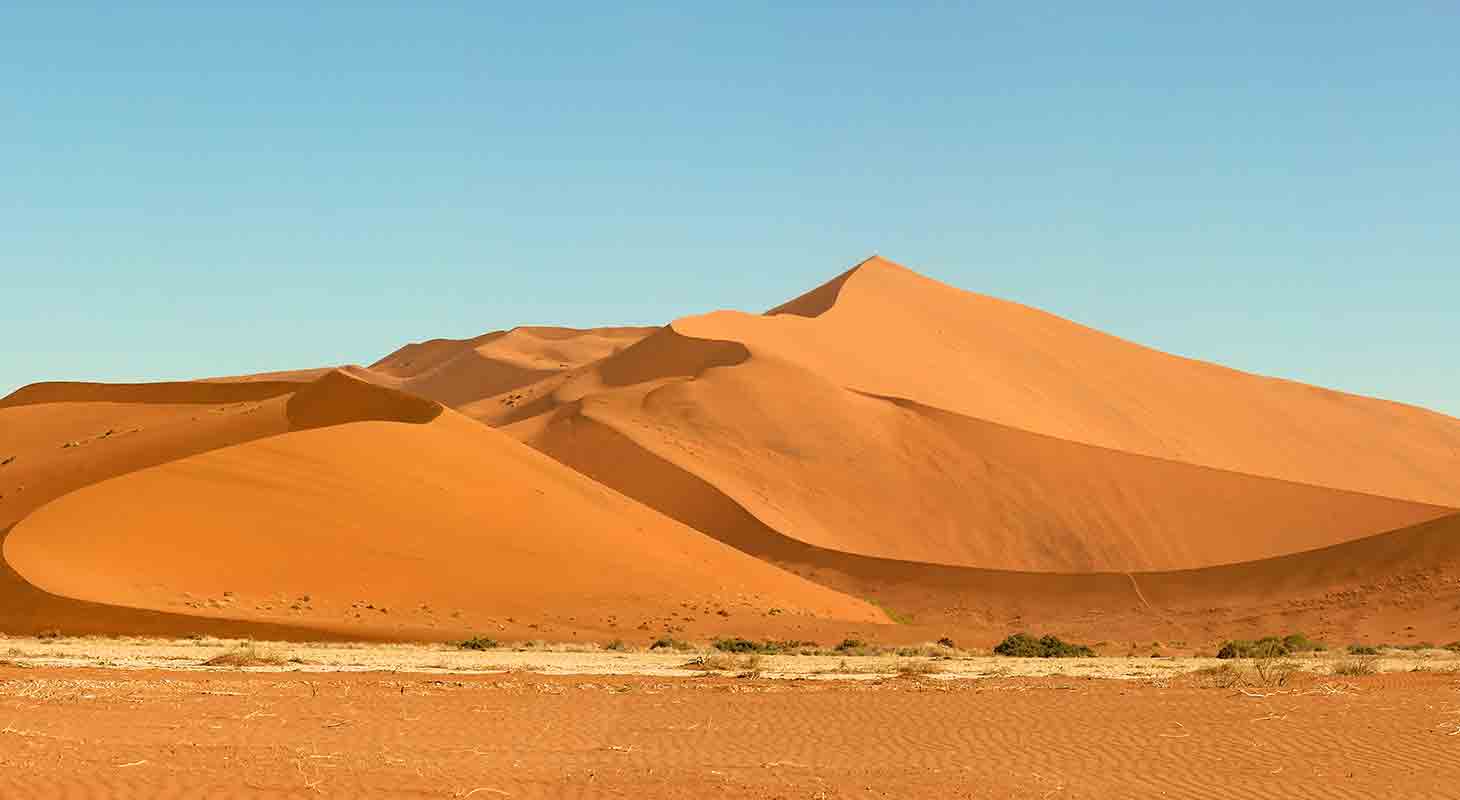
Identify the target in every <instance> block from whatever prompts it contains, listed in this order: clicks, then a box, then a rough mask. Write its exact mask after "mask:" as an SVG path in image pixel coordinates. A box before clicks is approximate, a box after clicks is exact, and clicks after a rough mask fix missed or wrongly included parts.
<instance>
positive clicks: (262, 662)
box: [203, 642, 289, 667]
mask: <svg viewBox="0 0 1460 800" xmlns="http://www.w3.org/2000/svg"><path fill="white" fill-rule="evenodd" d="M288 660H289V659H288V658H287V657H285V656H283V655H280V654H279V653H273V652H270V651H267V650H264V649H262V648H260V647H259V646H258V645H256V644H254V643H253V642H244V643H242V644H240V645H238V646H237V647H234V648H233V649H232V650H228V651H226V652H223V653H219V654H218V655H216V656H213V657H212V658H210V659H208V660H207V661H204V662H203V666H205V667H277V666H280V665H282V664H285V663H287V662H288Z"/></svg>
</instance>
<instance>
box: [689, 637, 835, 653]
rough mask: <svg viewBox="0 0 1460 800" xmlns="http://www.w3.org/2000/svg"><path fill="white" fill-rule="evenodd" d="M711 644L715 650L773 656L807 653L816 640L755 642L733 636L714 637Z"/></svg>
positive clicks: (812, 647) (813, 646)
mask: <svg viewBox="0 0 1460 800" xmlns="http://www.w3.org/2000/svg"><path fill="white" fill-rule="evenodd" d="M712 645H713V646H714V648H715V649H716V650H719V651H721V652H723V653H760V654H762V655H768V656H774V655H784V654H795V653H802V652H807V653H809V652H811V651H812V650H813V649H814V648H815V647H816V642H807V641H802V640H800V639H786V640H784V641H776V640H774V639H766V640H765V641H763V642H756V641H752V640H750V639H743V638H741V637H739V636H735V637H732V638H728V639H716V640H715V641H714V642H713V643H712Z"/></svg>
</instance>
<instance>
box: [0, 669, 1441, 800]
mask: <svg viewBox="0 0 1460 800" xmlns="http://www.w3.org/2000/svg"><path fill="white" fill-rule="evenodd" d="M85 644H88V643H86V642H78V643H61V644H46V645H44V646H43V647H45V648H58V649H56V650H54V651H53V655H55V654H59V653H60V652H62V651H63V650H64V649H66V648H70V647H72V646H81V645H85ZM90 644H95V643H90ZM27 646H28V645H27ZM18 647H19V646H18ZM127 647H133V649H141V650H147V651H149V652H150V651H151V650H152V648H150V647H148V648H144V647H137V646H134V645H129V644H127V643H114V648H115V649H116V650H117V651H121V650H124V649H126V648H127ZM215 647H216V645H213V644H211V643H210V644H207V645H205V646H203V647H197V648H195V649H197V650H200V651H204V652H211V650H212V649H214V648H215ZM296 647H297V646H296ZM21 649H24V648H21ZM93 649H97V648H95V647H94V648H93ZM179 649H181V647H179ZM404 650H405V649H404V648H401V649H398V650H385V649H378V648H372V649H371V652H373V653H375V654H376V655H379V656H381V657H382V658H384V659H385V660H387V661H393V662H395V663H399V662H400V661H401V660H402V653H403V652H404ZM318 651H319V652H320V653H323V652H326V651H332V652H334V653H335V654H336V655H339V656H341V657H342V658H344V659H350V658H356V660H363V658H361V657H359V654H358V651H354V650H350V649H347V648H318ZM107 652H111V651H110V650H109V651H107ZM172 652H173V651H166V652H163V651H158V652H157V653H156V655H159V656H160V655H167V654H170V653H172ZM306 652H308V653H310V654H314V653H315V652H316V650H315V649H309V650H306ZM419 655H422V656H425V655H426V653H425V652H422V653H420V654H419ZM514 655H516V656H521V657H524V658H532V659H535V660H539V661H554V662H556V663H558V664H559V665H560V666H561V665H562V664H570V663H582V664H585V665H591V664H593V663H609V664H612V663H615V662H617V663H635V664H639V665H641V666H643V665H646V664H649V663H650V662H648V661H646V660H645V659H646V658H647V657H646V656H643V655H639V654H631V655H627V656H624V657H623V658H620V659H615V658H612V657H606V654H602V653H596V654H585V653H524V654H514ZM613 655H621V654H613ZM483 657H484V658H491V659H497V660H503V659H506V658H509V655H508V654H505V653H491V654H488V655H486V656H483ZM27 660H32V659H27ZM1112 661H1126V660H1125V659H1117V660H1112ZM1064 663H1066V664H1068V663H1071V662H1064ZM1023 666H1024V664H1023V662H1018V664H1017V665H1016V669H1017V668H1022V667H1023ZM645 668H647V667H645ZM936 677H937V678H939V679H932V678H930V677H928V676H900V677H889V678H875V679H871V680H859V681H852V680H815V681H813V680H769V679H765V678H756V677H729V676H723V675H712V676H699V677H694V678H675V677H664V676H659V675H614V676H604V675H576V676H570V675H540V674H535V673H530V672H513V673H509V674H485V675H482V674H477V675H464V674H463V675H439V674H438V675H430V674H421V673H406V672H400V673H383V672H365V673H361V672H340V671H335V672H327V673H320V672H308V671H304V669H303V668H300V669H299V670H298V671H292V672H279V671H266V672H239V671H221V672H200V671H197V670H188V671H176V670H130V669H94V668H55V667H13V666H3V667H0V726H3V727H0V796H3V797H7V798H11V797H15V798H27V797H202V796H207V797H365V796H369V797H384V796H389V797H446V798H466V797H476V798H497V797H516V798H522V797H528V798H531V797H686V798H687V797H705V796H720V797H741V798H842V797H846V798H850V797H858V798H861V797H968V798H977V797H989V798H994V797H998V798H1004V797H1008V798H1076V797H1084V798H1111V797H1233V796H1243V797H1257V796H1261V797H1376V796H1385V797H1460V788H1457V787H1460V676H1457V675H1456V674H1454V673H1448V672H1435V671H1431V672H1427V673H1415V672H1403V673H1387V674H1381V675H1376V676H1368V677H1358V678H1343V679H1339V678H1334V677H1331V676H1320V675H1316V674H1311V673H1297V674H1294V675H1291V676H1288V678H1287V679H1286V680H1284V682H1283V685H1282V686H1276V685H1274V686H1265V687H1264V686H1229V685H1223V684H1222V683H1220V682H1217V681H1213V680H1211V679H1210V677H1209V676H1206V675H1200V674H1198V675H1186V676H1171V675H1163V676H1158V677H1146V678H1144V679H1139V680H1109V679H1093V678H1083V677H1074V676H1071V675H1058V676H1051V677H1043V678H1022V677H1012V676H1006V677H994V678H984V679H963V678H959V679H949V678H947V677H946V676H936Z"/></svg>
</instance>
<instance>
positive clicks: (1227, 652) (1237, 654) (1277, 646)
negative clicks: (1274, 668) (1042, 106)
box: [1217, 636, 1293, 659]
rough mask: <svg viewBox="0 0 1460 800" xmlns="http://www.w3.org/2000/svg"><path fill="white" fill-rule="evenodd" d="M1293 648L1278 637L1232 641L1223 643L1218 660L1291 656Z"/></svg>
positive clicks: (1218, 653) (1218, 652)
mask: <svg viewBox="0 0 1460 800" xmlns="http://www.w3.org/2000/svg"><path fill="white" fill-rule="evenodd" d="M1292 652H1293V650H1292V648H1291V647H1289V646H1288V645H1287V643H1286V642H1285V641H1284V640H1283V639H1279V638H1278V637H1276V636H1264V637H1262V638H1261V639H1258V640H1256V641H1248V640H1246V639H1231V640H1228V641H1226V642H1223V643H1222V647H1221V649H1220V650H1218V651H1217V658H1222V659H1227V658H1277V657H1279V656H1286V655H1291V654H1292Z"/></svg>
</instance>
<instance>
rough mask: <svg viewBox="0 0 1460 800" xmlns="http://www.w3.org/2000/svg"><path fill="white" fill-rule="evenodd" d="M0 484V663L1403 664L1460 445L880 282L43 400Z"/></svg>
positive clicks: (900, 283) (1443, 426) (1421, 416)
mask: <svg viewBox="0 0 1460 800" xmlns="http://www.w3.org/2000/svg"><path fill="white" fill-rule="evenodd" d="M443 405H444V406H446V407H450V408H453V409H455V411H448V410H446V409H445V408H443ZM473 420H476V421H475V422H474V421H473ZM479 423H485V425H483V424H479ZM491 427H498V428H500V430H495V431H494V430H491ZM513 438H516V439H517V440H520V442H519V441H512V439H513ZM522 442H525V443H526V444H529V445H531V446H532V448H536V449H537V450H538V451H541V452H540V453H538V452H534V451H533V449H532V448H529V447H524V446H523V444H521V443H522ZM5 459H11V460H10V461H9V463H7V464H5V465H3V466H0V531H4V530H7V529H8V530H9V532H8V535H7V536H6V538H5V539H4V553H5V557H6V562H7V563H6V564H5V565H3V567H4V568H3V569H0V630H18V631H33V630H37V629H40V627H42V626H44V627H66V628H69V629H72V630H95V631H97V632H155V633H168V632H170V633H178V632H190V631H191V630H197V629H198V628H196V627H195V626H196V625H215V626H224V625H233V626H235V629H236V630H265V629H268V630H270V631H275V632H274V633H273V634H272V635H275V636H278V637H282V638H297V636H298V635H300V634H299V632H300V631H305V632H314V633H315V634H316V635H317V634H319V633H321V632H323V633H326V634H328V635H339V636H361V637H377V638H378V637H384V638H403V637H404V638H409V637H426V638H439V637H444V636H454V635H457V634H459V633H462V632H466V631H471V630H488V631H491V630H496V631H503V632H507V633H509V634H512V635H520V636H523V637H533V638H554V637H556V638H583V637H587V638H595V637H597V638H602V637H604V636H611V635H615V634H617V633H622V634H623V635H627V636H645V637H647V636H650V635H654V634H658V633H663V632H670V633H685V634H703V635H710V634H717V633H718V634H724V633H737V634H751V635H764V634H776V633H781V634H787V635H789V634H793V633H794V634H797V635H815V636H818V637H835V636H837V635H841V634H842V633H844V632H847V631H861V632H869V633H868V635H871V636H873V637H874V638H886V637H888V636H893V637H898V638H905V639H909V640H912V639H918V638H929V637H932V638H936V635H941V634H940V632H941V633H956V632H962V634H960V635H964V634H967V635H980V636H982V635H990V636H991V635H994V633H995V632H997V631H1001V630H1003V631H1006V630H1008V629H1009V628H1011V627H1019V626H1023V625H1025V624H1028V623H1029V622H1031V621H1034V622H1037V623H1039V624H1041V626H1058V627H1060V628H1062V629H1063V630H1067V631H1073V632H1088V633H1089V634H1090V635H1092V636H1096V637H1101V638H1108V637H1110V636H1131V637H1132V638H1152V637H1154V636H1158V635H1159V637H1161V638H1170V637H1189V638H1198V637H1201V636H1206V635H1213V636H1214V635H1217V632H1218V631H1219V630H1220V629H1224V628H1261V627H1262V626H1264V625H1268V624H1275V623H1277V622H1281V623H1282V624H1288V623H1293V624H1302V625H1304V626H1306V627H1309V628H1311V629H1313V630H1316V631H1319V632H1323V631H1330V632H1334V633H1335V635H1357V634H1363V635H1369V634H1373V635H1379V636H1384V637H1386V638H1391V639H1395V640H1397V637H1399V636H1404V635H1416V634H1415V631H1421V632H1428V635H1432V636H1436V637H1439V636H1442V635H1444V634H1443V633H1441V631H1444V630H1449V629H1453V628H1455V622H1454V620H1453V618H1452V616H1453V615H1451V616H1446V615H1445V612H1444V609H1446V608H1450V607H1451V606H1453V604H1454V603H1453V602H1452V600H1453V601H1460V589H1457V588H1456V586H1457V585H1456V584H1455V581H1456V578H1457V576H1460V568H1457V567H1456V565H1455V562H1456V559H1455V558H1454V553H1452V552H1451V551H1452V549H1453V548H1454V546H1455V545H1454V542H1455V541H1460V538H1457V534H1460V529H1457V528H1456V525H1457V524H1460V521H1457V520H1460V517H1457V516H1456V515H1455V509H1456V507H1457V506H1460V420H1455V419H1453V418H1450V417H1446V416H1443V415H1440V414H1435V413H1432V412H1428V411H1424V410H1422V409H1417V408H1413V407H1409V406H1403V405H1400V404H1396V403H1389V402H1385V401H1381V400H1374V399H1370V398H1363V397H1356V396H1353V395H1347V394H1342V393H1339V392H1333V391H1329V390H1325V389H1319V388H1315V387H1310V386H1304V385H1302V384H1297V383H1292V382H1288V381H1282V380H1277V379H1272V378H1264V377H1260V376H1254V375H1249V374H1246V373H1241V372H1237V371H1234V370H1230V369H1226V368H1224V367H1219V366H1216V365H1212V364H1206V363H1202V362H1197V361H1191V360H1188V359H1182V358H1178V357H1175V356H1170V355H1167V354H1163V353H1160V352H1157V351H1154V350H1150V349H1147V348H1145V347H1141V346H1138V345H1135V344H1132V343H1129V342H1125V341H1122V340H1120V339H1116V338H1114V337H1110V336H1107V335H1105V334H1102V333H1099V332H1097V331H1094V330H1091V329H1089V328H1085V327H1083V326H1080V325H1077V324H1075V323H1072V322H1069V321H1066V320H1062V319H1060V318H1058V317H1055V316H1052V315H1050V314H1046V313H1044V312H1040V311H1036V310H1034V309H1030V308H1027V307H1024V306H1020V305H1018V304H1015V303H1009V302H1006V301H1002V300H996V299H994V298H989V297H984V296H981V295H976V294H972V293H969V292H964V291H961V290H957V289H954V288H951V287H948V286H945V285H943V284H940V283H937V282H936V281H932V280H930V279H927V278H924V277H922V276H919V275H917V274H915V273H912V272H910V271H908V270H906V269H904V268H902V267H899V266H897V265H895V264H892V263H891V262H888V261H885V260H882V259H875V258H874V259H870V260H868V261H866V262H863V263H862V264H860V265H858V266H857V267H855V268H853V269H852V270H850V271H848V272H846V273H843V274H842V275H840V276H838V277H837V278H835V279H833V280H832V281H830V282H828V283H827V284H824V285H822V286H820V287H817V288H816V289H813V290H812V291H810V292H808V293H807V294H805V295H802V296H800V297H798V298H795V299H793V300H791V301H789V302H787V303H785V304H783V305H780V306H777V307H776V308H774V309H772V310H771V311H770V312H768V313H767V314H765V315H751V314H743V313H737V312H716V313H713V314H708V315H702V316H697V317H689V318H685V319H680V320H677V321H675V322H673V323H672V324H670V325H667V326H664V327H662V328H653V329H651V328H601V329H587V330H575V329H561V328H514V329H511V330H508V331H499V332H494V333H490V334H485V335H483V336H479V337H475V338H472V339H464V340H445V339H438V340H431V341H427V342H423V343H419V344H413V345H407V346H406V347H404V348H401V349H400V350H398V351H396V352H395V353H392V354H391V355H389V356H387V357H386V358H384V359H381V360H380V361H378V362H376V363H375V364H372V365H371V366H369V367H355V366H351V367H344V368H339V369H319V370H294V371H289V372H280V373H267V374H263V375H256V376H237V377H233V378H216V379H209V380H207V381H197V382H186V383H165V384H132V385H109V384H85V383H50V384H36V385H33V386H29V387H26V388H24V389H22V390H20V391H18V392H16V393H14V394H13V395H11V396H10V397H7V398H5V399H4V400H0V460H5ZM11 526H13V527H11ZM716 540H718V541H716ZM793 573H794V574H793ZM22 576H23V577H22ZM798 576H800V577H798ZM38 587H40V588H38ZM43 589H44V590H45V591H43ZM306 595H307V596H308V599H307V600H306V599H303V598H304V597H305V596H306ZM858 598H871V599H873V600H875V601H876V602H877V603H878V604H880V605H882V606H883V607H884V608H885V609H888V610H889V613H890V614H891V615H892V616H893V617H896V618H898V619H900V620H901V621H903V622H905V623H908V624H904V625H896V626H889V625H887V624H885V623H887V621H888V617H887V616H885V615H884V614H883V613H882V612H879V611H878V610H876V609H874V608H873V607H871V606H869V605H868V604H867V603H865V602H863V601H862V600H861V599H858ZM1446 603H1450V605H1449V606H1447V605H1445V604H1446ZM772 609H776V611H775V612H774V613H772ZM719 612H724V613H723V614H721V613H719ZM1407 618H1412V619H1413V622H1404V620H1405V619H1407ZM237 626H242V627H237ZM249 626H253V627H251V628H250V627H249ZM269 626H277V628H270V627H269ZM210 630H211V629H210ZM1450 638H1454V637H1453V636H1451V637H1450Z"/></svg>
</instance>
